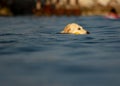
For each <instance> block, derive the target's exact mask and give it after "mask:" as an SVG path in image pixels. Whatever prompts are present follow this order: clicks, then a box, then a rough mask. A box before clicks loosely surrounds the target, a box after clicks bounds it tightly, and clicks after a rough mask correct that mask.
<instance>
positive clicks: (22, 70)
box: [0, 16, 120, 86]
mask: <svg viewBox="0 0 120 86" xmlns="http://www.w3.org/2000/svg"><path fill="white" fill-rule="evenodd" d="M72 22H75V23H78V24H80V25H81V26H83V27H84V28H85V29H86V30H88V31H89V32H90V33H91V34H88V35H70V34H57V33H58V32H60V31H61V30H63V28H64V27H65V26H66V25H67V24H68V23H72ZM0 86H120V19H118V20H112V19H106V18H104V17H101V16H89V17H65V16H62V17H55V16H53V17H34V16H25V17H21V16H18V17H0Z"/></svg>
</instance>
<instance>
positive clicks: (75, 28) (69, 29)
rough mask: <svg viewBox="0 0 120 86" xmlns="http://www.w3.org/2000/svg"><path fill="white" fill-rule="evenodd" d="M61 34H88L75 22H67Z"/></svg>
mask: <svg viewBox="0 0 120 86" xmlns="http://www.w3.org/2000/svg"><path fill="white" fill-rule="evenodd" d="M61 33H63V34H89V32H88V31H87V30H85V29H83V27H82V26H80V25H78V24H76V23H71V24H68V25H67V26H66V27H65V28H64V30H63V31H61Z"/></svg>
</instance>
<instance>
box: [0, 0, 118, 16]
mask: <svg viewBox="0 0 120 86" xmlns="http://www.w3.org/2000/svg"><path fill="white" fill-rule="evenodd" d="M113 9H114V10H115V11H116V13H117V14H120V10H119V9H120V0H24V1H23V0H0V16H16V15H36V16H52V15H57V16H61V15H67V16H73V15H74V16H86V15H106V14H107V13H109V12H110V11H111V10H113Z"/></svg>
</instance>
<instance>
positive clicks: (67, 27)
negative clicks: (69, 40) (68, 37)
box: [64, 24, 70, 33]
mask: <svg viewBox="0 0 120 86" xmlns="http://www.w3.org/2000/svg"><path fill="white" fill-rule="evenodd" d="M69 31H70V24H68V25H67V26H66V27H65V28H64V33H69Z"/></svg>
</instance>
